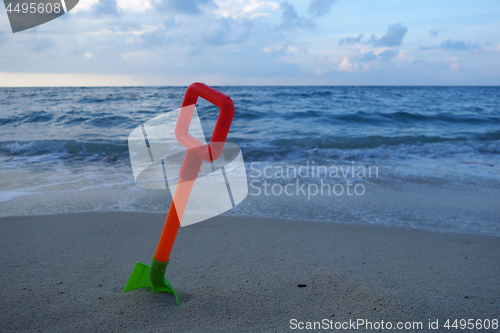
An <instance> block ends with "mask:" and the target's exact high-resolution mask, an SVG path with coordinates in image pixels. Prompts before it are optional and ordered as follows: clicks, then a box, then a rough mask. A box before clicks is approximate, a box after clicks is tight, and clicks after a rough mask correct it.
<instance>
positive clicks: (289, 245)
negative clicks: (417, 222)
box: [0, 213, 500, 332]
mask: <svg viewBox="0 0 500 333" xmlns="http://www.w3.org/2000/svg"><path fill="white" fill-rule="evenodd" d="M163 219H164V215H162V214H140V213H78V214H62V215H51V216H36V217H35V216H33V217H6V218H1V219H0V246H1V247H0V249H1V251H0V258H1V260H0V262H1V265H2V268H1V270H0V283H1V288H0V331H2V332H12V331H25V332H36V331H42V332H82V331H92V332H95V331H103V332H111V331H114V332H120V331H133V332H138V331H140V332H142V331H144V332H240V331H253V332H290V331H292V330H291V329H290V320H291V319H293V318H295V319H297V320H299V321H320V320H322V319H328V320H334V321H348V320H349V319H351V320H355V319H358V318H363V319H368V320H370V321H372V322H375V321H381V320H384V321H385V322H387V321H392V322H394V323H395V322H397V321H422V322H423V323H424V328H426V325H427V322H428V319H432V320H433V321H435V320H436V319H439V320H440V321H441V324H442V323H443V321H444V320H445V319H455V318H458V319H462V318H464V319H468V318H473V319H477V318H481V319H493V318H497V319H498V318H499V317H500V309H499V307H500V238H499V237H490V236H479V235H467V234H440V233H432V232H426V231H420V230H412V229H403V228H386V227H381V226H364V225H340V224H331V223H311V222H293V221H283V220H277V219H257V218H241V217H240V218H234V217H217V218H214V219H211V220H209V221H207V222H204V223H200V224H196V225H192V226H189V227H185V228H182V229H181V230H180V231H179V234H178V236H177V241H176V244H175V246H174V249H173V254H172V258H171V262H170V265H169V267H168V269H167V278H168V279H169V281H170V282H171V283H172V285H173V287H174V288H175V289H176V291H177V293H178V295H179V298H180V304H179V306H175V304H174V303H175V302H174V298H173V296H172V295H171V294H153V293H151V292H149V291H148V289H140V290H134V291H129V292H127V293H123V292H122V290H123V288H124V287H125V284H126V283H127V280H128V277H129V275H130V272H131V271H132V268H133V266H134V263H135V262H136V261H142V262H145V263H147V264H149V261H150V257H151V255H152V254H153V252H154V249H155V246H156V243H157V241H158V237H159V234H160V231H161V228H162V225H163ZM299 284H306V287H303V288H299V287H298V285H299ZM295 331H297V330H295ZM304 331H305V330H304ZM324 331H327V330H324ZM357 331H362V330H361V329H360V330H357ZM377 331H378V330H377ZM382 331H384V330H382ZM393 331H396V330H393ZM422 331H427V330H426V329H424V330H422ZM440 331H442V330H440ZM453 331H455V330H451V332H453ZM458 331H460V330H458ZM471 331H472V330H471ZM471 331H468V332H471ZM487 331H494V330H483V331H482V332H487ZM351 332H352V331H351Z"/></svg>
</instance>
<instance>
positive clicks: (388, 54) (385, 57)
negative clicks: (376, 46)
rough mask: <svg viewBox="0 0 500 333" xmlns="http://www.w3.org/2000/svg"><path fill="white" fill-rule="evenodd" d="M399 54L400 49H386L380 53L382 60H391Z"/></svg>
mask: <svg viewBox="0 0 500 333" xmlns="http://www.w3.org/2000/svg"><path fill="white" fill-rule="evenodd" d="M398 54H399V51H397V50H386V51H384V52H382V53H380V54H379V55H378V56H379V58H380V60H382V61H389V60H391V59H392V58H394V57H395V56H397V55H398Z"/></svg>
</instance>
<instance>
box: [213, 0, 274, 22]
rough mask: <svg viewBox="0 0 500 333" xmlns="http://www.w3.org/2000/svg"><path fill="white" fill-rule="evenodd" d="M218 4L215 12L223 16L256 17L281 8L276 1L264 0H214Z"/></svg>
mask: <svg viewBox="0 0 500 333" xmlns="http://www.w3.org/2000/svg"><path fill="white" fill-rule="evenodd" d="M214 1H215V4H216V5H217V7H218V8H217V10H215V14H217V15H219V16H222V17H226V18H227V17H232V18H240V17H244V18H250V19H253V18H256V17H265V16H271V15H272V12H274V11H277V10H279V9H280V5H279V4H278V3H276V2H274V1H265V0H264V1H262V0H247V1H241V0H214Z"/></svg>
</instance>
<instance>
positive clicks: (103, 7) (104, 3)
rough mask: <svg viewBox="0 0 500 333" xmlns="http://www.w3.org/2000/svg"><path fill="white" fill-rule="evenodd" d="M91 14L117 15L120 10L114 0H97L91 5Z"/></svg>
mask: <svg viewBox="0 0 500 333" xmlns="http://www.w3.org/2000/svg"><path fill="white" fill-rule="evenodd" d="M91 14H92V16H94V17H95V16H97V17H100V16H106V15H109V16H118V15H120V11H119V9H118V4H117V2H116V0H99V1H98V2H97V3H96V4H95V5H93V6H92V12H91Z"/></svg>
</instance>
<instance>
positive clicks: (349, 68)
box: [337, 57, 358, 72]
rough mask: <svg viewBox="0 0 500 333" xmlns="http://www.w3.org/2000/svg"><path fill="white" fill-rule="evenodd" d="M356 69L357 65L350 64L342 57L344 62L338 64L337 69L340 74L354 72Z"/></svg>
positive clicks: (346, 58) (347, 59)
mask: <svg viewBox="0 0 500 333" xmlns="http://www.w3.org/2000/svg"><path fill="white" fill-rule="evenodd" d="M357 69H358V64H357V63H356V64H354V65H353V64H352V63H351V62H350V61H349V58H348V57H344V60H342V62H341V63H340V65H339V67H338V68H337V70H338V71H341V72H355V71H356V70H357Z"/></svg>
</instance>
